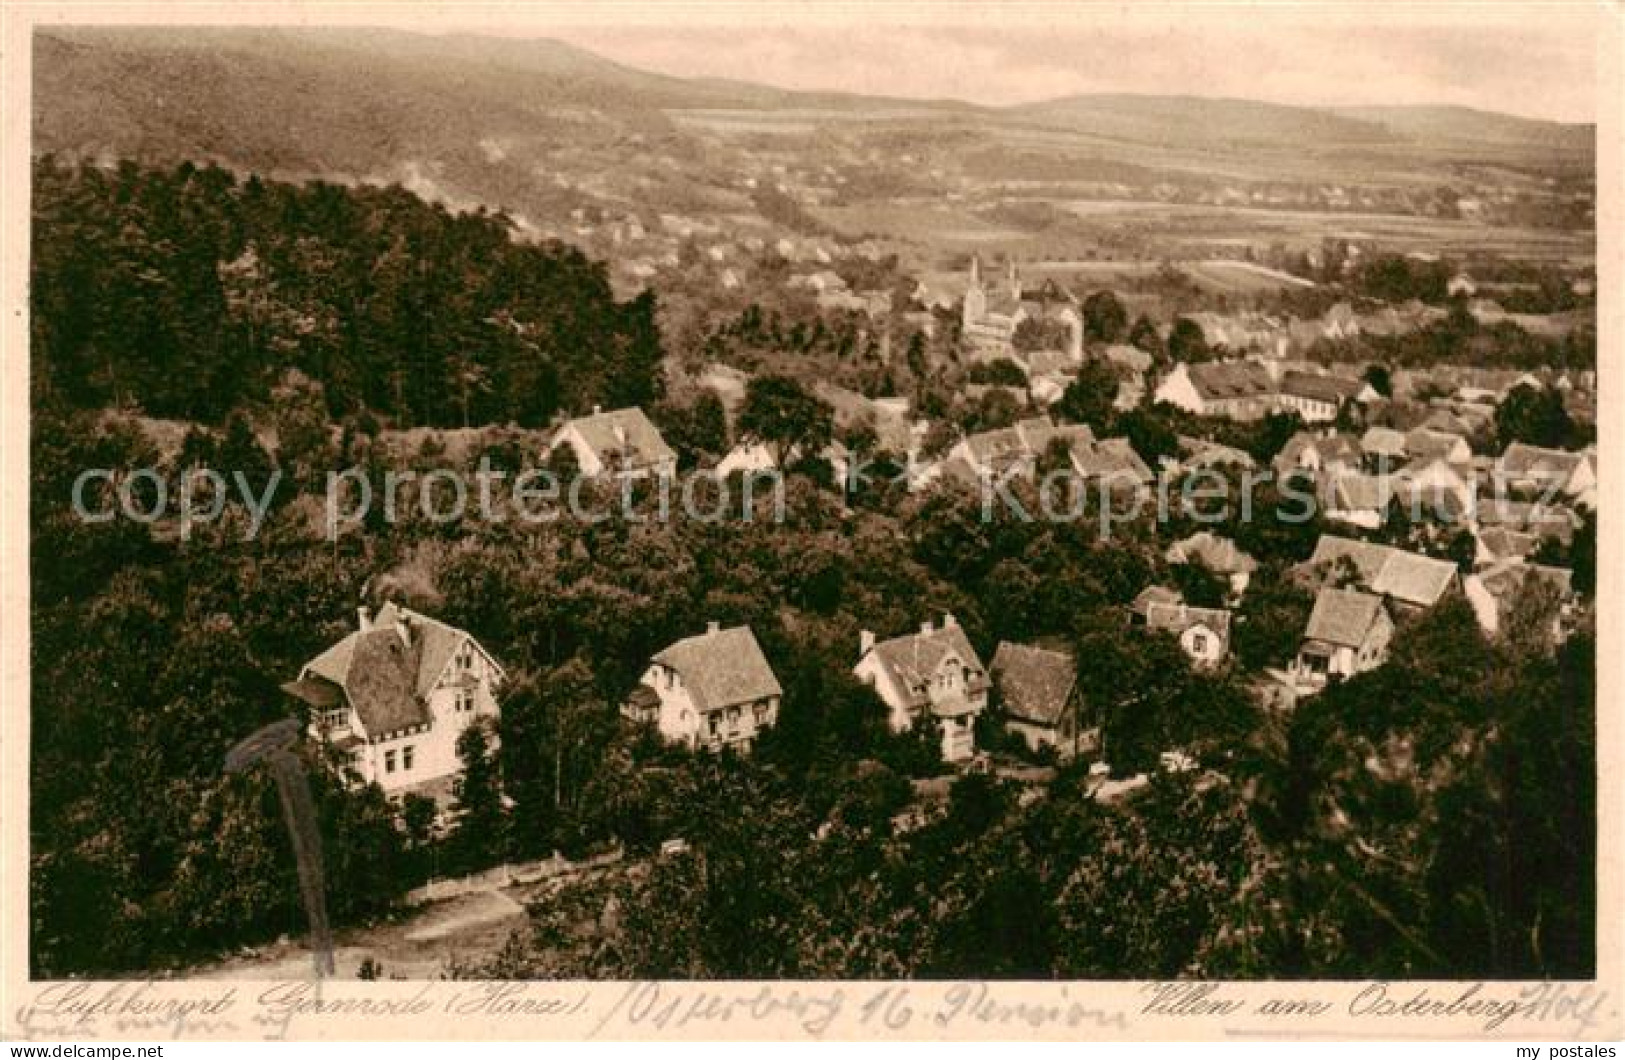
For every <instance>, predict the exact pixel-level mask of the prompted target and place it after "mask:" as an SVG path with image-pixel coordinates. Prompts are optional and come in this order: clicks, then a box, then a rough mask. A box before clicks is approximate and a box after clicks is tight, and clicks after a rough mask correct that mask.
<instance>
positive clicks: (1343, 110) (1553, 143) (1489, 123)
mask: <svg viewBox="0 0 1625 1060" xmlns="http://www.w3.org/2000/svg"><path fill="white" fill-rule="evenodd" d="M1331 113H1333V114H1337V115H1339V116H1341V117H1344V118H1348V119H1352V120H1355V121H1360V122H1366V123H1369V124H1371V125H1375V126H1379V127H1381V128H1383V129H1385V130H1387V131H1388V132H1390V133H1391V134H1393V135H1394V136H1397V137H1401V138H1404V139H1407V140H1414V141H1418V142H1431V143H1438V142H1441V141H1442V142H1454V143H1473V144H1497V145H1505V146H1510V147H1529V148H1540V147H1545V148H1551V149H1554V150H1561V151H1575V152H1590V151H1592V150H1593V149H1594V147H1595V143H1596V136H1597V132H1596V128H1595V127H1594V126H1591V125H1569V124H1563V123H1559V122H1551V121H1538V120H1535V119H1533V118H1519V117H1514V116H1512V115H1510V114H1495V113H1492V112H1490V111H1484V110H1474V109H1472V108H1471V107H1447V106H1427V105H1423V106H1403V107H1338V108H1336V109H1334V110H1332V111H1331Z"/></svg>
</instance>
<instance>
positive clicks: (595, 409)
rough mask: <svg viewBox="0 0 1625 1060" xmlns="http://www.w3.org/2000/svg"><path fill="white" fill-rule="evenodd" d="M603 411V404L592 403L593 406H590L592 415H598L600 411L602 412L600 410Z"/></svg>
mask: <svg viewBox="0 0 1625 1060" xmlns="http://www.w3.org/2000/svg"><path fill="white" fill-rule="evenodd" d="M603 411H604V406H602V405H594V406H593V407H592V414H593V415H594V416H597V415H599V414H600V413H602V412H603Z"/></svg>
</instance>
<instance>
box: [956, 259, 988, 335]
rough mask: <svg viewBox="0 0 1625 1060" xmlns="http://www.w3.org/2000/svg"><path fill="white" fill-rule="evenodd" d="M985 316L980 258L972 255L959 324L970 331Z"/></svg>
mask: <svg viewBox="0 0 1625 1060" xmlns="http://www.w3.org/2000/svg"><path fill="white" fill-rule="evenodd" d="M986 315H987V292H986V291H985V290H983V289H982V258H981V255H979V254H972V255H971V259H970V286H969V287H967V288H965V304H964V307H963V309H962V312H961V315H960V323H961V324H962V325H963V326H964V327H965V329H966V330H970V329H971V328H973V327H975V326H976V325H977V324H979V323H981V321H982V318H983V317H985V316H986Z"/></svg>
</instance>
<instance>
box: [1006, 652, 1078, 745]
mask: <svg viewBox="0 0 1625 1060" xmlns="http://www.w3.org/2000/svg"><path fill="white" fill-rule="evenodd" d="M993 679H994V680H995V681H996V682H998V686H999V693H1000V695H1001V696H1002V697H1003V700H1004V709H1005V710H1006V711H1008V712H1009V713H1010V714H1012V715H1013V716H1015V717H1017V718H1021V719H1022V720H1024V721H1031V722H1036V723H1038V724H1040V725H1055V724H1058V723H1059V722H1060V720H1061V718H1062V715H1063V714H1064V713H1065V712H1066V705H1067V701H1068V699H1070V697H1071V695H1072V687H1073V686H1074V685H1075V684H1076V683H1077V679H1078V669H1077V663H1076V662H1075V661H1074V660H1073V658H1072V656H1070V655H1068V654H1066V653H1065V652H1059V651H1050V650H1049V649H1047V648H1037V647H1030V646H1028V645H1025V644H1012V643H1010V642H1009V641H1003V642H1001V643H1000V644H999V650H998V651H996V652H994V653H993Z"/></svg>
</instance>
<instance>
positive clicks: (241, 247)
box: [30, 159, 661, 426]
mask: <svg viewBox="0 0 1625 1060" xmlns="http://www.w3.org/2000/svg"><path fill="white" fill-rule="evenodd" d="M513 234H514V233H513V226H512V224H511V223H510V222H509V220H508V219H507V218H506V217H504V216H503V215H501V214H489V213H486V212H484V211H476V212H473V213H463V214H454V213H451V212H449V211H447V210H446V209H445V208H444V207H441V206H438V205H430V204H428V203H425V202H424V201H423V200H421V199H419V198H418V197H417V196H415V195H412V194H411V193H409V192H407V191H405V190H403V189H401V188H399V187H388V188H374V187H366V186H362V187H355V188H346V187H340V186H337V185H332V184H323V183H319V182H318V183H312V184H307V185H303V186H295V185H291V184H282V183H277V182H273V181H265V180H261V179H259V178H257V177H251V178H249V179H247V180H242V181H239V180H238V179H237V178H236V177H234V176H233V175H232V174H231V173H229V172H227V171H225V170H223V169H218V168H214V167H206V168H198V167H195V166H192V165H189V164H187V165H181V166H179V167H177V168H176V169H173V170H168V171H159V170H149V169H142V168H139V167H137V166H136V165H134V164H130V163H125V164H121V165H120V166H119V167H118V168H117V169H113V170H103V169H99V168H95V167H92V166H84V167H81V168H77V169H70V168H65V167H63V166H60V165H57V164H55V163H54V162H53V161H52V160H50V159H45V160H42V161H39V162H38V163H36V165H35V167H34V230H33V248H32V249H33V260H32V285H31V290H30V308H31V310H32V326H33V345H32V348H33V355H34V358H35V359H36V361H37V362H38V363H39V365H40V366H41V369H42V374H43V376H44V378H45V379H46V380H47V381H48V383H49V385H50V386H52V387H53V388H54V389H56V390H57V391H59V392H60V393H61V394H62V395H63V397H64V398H65V399H66V400H68V401H70V402H72V403H74V404H76V405H79V406H82V407H98V406H101V405H104V404H123V405H132V406H136V407H139V408H140V409H142V410H144V411H146V412H148V413H150V414H153V415H158V416H174V417H184V418H194V419H203V420H210V421H218V420H220V419H222V418H223V417H224V416H225V415H226V413H227V412H229V411H230V410H231V409H232V408H233V407H235V406H237V405H239V404H242V403H252V402H259V401H264V400H266V399H267V398H268V397H269V391H270V388H271V387H272V386H273V385H275V384H276V382H277V381H278V380H280V379H281V377H282V375H283V374H284V372H285V370H286V369H288V368H297V369H298V370H300V371H301V372H302V373H304V375H306V376H307V377H309V378H310V379H313V380H315V381H316V382H318V383H319V384H321V386H322V387H323V390H324V393H325V395H326V399H327V402H328V404H329V407H330V410H331V411H332V412H334V413H340V414H342V413H345V412H349V411H353V410H358V409H364V408H365V409H372V410H375V411H376V412H378V413H380V414H382V415H384V416H387V417H388V418H389V419H390V420H392V421H393V422H395V423H396V424H399V425H406V426H415V425H419V424H437V425H444V426H463V425H466V424H468V423H493V422H518V423H521V424H525V425H530V426H538V425H542V424H545V423H546V422H547V420H548V418H549V417H551V416H552V415H553V413H554V412H555V411H557V410H559V409H565V410H571V411H584V410H585V409H587V408H589V407H590V406H592V405H593V404H603V405H604V406H605V407H617V406H622V405H635V404H642V403H645V402H648V401H649V400H651V399H652V398H654V397H656V396H657V395H658V393H659V389H660V375H659V365H660V356H661V351H660V342H659V335H658V332H657V331H656V328H655V320H654V301H653V298H652V296H649V295H644V296H642V297H640V298H637V299H634V300H632V301H630V302H626V303H617V302H616V301H615V299H614V297H613V295H612V293H611V292H610V289H609V282H608V279H607V276H606V274H605V272H604V269H603V266H602V265H600V264H596V263H593V262H590V261H588V260H587V259H586V258H584V257H583V256H582V255H581V254H580V253H579V252H578V251H575V250H573V249H570V248H567V247H565V246H563V245H561V244H556V243H554V244H545V245H535V244H528V243H522V242H516V241H515V240H514V239H513Z"/></svg>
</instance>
